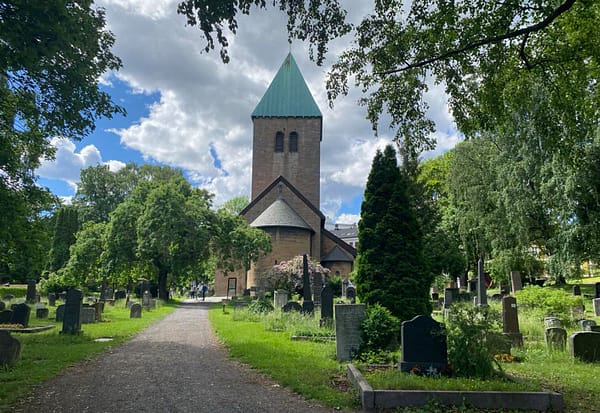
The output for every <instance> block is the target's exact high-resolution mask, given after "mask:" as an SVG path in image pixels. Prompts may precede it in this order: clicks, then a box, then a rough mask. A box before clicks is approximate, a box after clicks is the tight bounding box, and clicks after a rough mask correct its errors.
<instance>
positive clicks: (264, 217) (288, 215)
mask: <svg viewBox="0 0 600 413" xmlns="http://www.w3.org/2000/svg"><path fill="white" fill-rule="evenodd" d="M250 226H251V227H256V228H264V227H292V228H303V229H308V230H310V231H312V228H311V227H310V225H308V224H307V223H306V221H305V220H304V219H302V217H301V216H300V215H298V213H297V212H296V211H294V209H293V208H292V207H291V206H290V205H289V204H288V203H287V202H285V201H284V200H283V199H281V198H279V199H277V200H275V202H273V203H272V204H271V205H269V207H268V208H267V209H265V210H264V211H263V212H262V214H260V215H259V216H258V217H256V219H255V220H254V221H252V222H251V223H250Z"/></svg>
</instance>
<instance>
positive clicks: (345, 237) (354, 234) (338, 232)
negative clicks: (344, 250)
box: [331, 224, 358, 249]
mask: <svg viewBox="0 0 600 413" xmlns="http://www.w3.org/2000/svg"><path fill="white" fill-rule="evenodd" d="M331 233H332V234H334V235H335V236H336V237H338V238H339V239H341V240H342V241H344V242H345V243H346V244H348V245H350V246H352V247H354V248H355V249H357V248H358V225H357V224H335V226H334V227H333V229H332V230H331Z"/></svg>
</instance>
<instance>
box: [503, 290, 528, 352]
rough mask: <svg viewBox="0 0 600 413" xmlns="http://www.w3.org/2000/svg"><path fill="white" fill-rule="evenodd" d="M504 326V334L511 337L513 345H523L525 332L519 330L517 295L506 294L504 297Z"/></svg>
mask: <svg viewBox="0 0 600 413" xmlns="http://www.w3.org/2000/svg"><path fill="white" fill-rule="evenodd" d="M502 326H503V333H504V335H505V336H507V337H509V338H510V340H511V343H512V345H513V346H515V347H523V334H521V332H520V331H519V316H518V312H517V299H516V298H515V297H510V296H506V297H503V298H502Z"/></svg>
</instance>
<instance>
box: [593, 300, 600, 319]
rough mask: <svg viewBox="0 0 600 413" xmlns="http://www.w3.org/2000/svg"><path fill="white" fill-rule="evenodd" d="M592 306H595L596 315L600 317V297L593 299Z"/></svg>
mask: <svg viewBox="0 0 600 413" xmlns="http://www.w3.org/2000/svg"><path fill="white" fill-rule="evenodd" d="M592 307H594V317H600V298H594V299H593V300H592Z"/></svg>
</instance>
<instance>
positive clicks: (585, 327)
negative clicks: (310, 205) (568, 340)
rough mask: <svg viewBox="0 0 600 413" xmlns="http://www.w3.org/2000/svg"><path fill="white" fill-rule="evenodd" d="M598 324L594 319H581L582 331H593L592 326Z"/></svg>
mask: <svg viewBox="0 0 600 413" xmlns="http://www.w3.org/2000/svg"><path fill="white" fill-rule="evenodd" d="M595 325H596V322H595V321H594V320H581V321H579V326H580V327H581V331H592V327H593V326H595Z"/></svg>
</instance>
